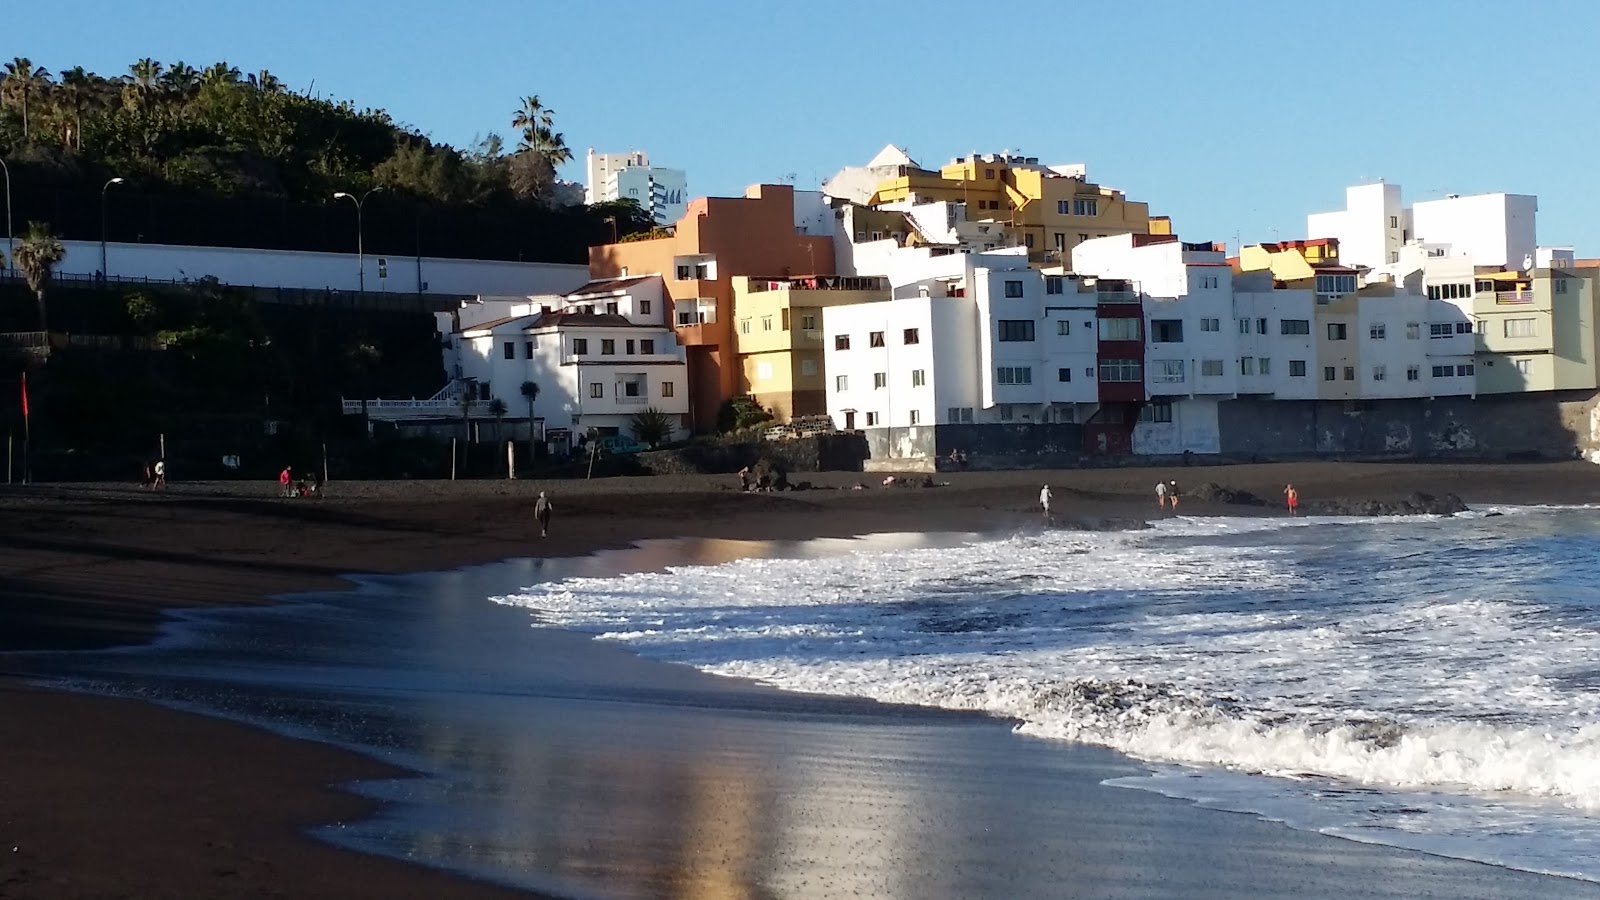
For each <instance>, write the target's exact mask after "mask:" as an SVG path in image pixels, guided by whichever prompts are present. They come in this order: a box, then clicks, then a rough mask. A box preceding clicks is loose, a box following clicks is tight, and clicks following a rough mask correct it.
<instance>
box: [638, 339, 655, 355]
mask: <svg viewBox="0 0 1600 900" xmlns="http://www.w3.org/2000/svg"><path fill="white" fill-rule="evenodd" d="M639 352H640V353H643V354H644V355H645V356H650V355H651V354H653V353H655V352H656V339H655V338H645V339H644V340H642V341H640V342H639Z"/></svg>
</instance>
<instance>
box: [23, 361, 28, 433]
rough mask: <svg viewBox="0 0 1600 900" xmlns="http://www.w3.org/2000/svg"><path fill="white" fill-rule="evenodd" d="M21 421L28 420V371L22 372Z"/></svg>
mask: <svg viewBox="0 0 1600 900" xmlns="http://www.w3.org/2000/svg"><path fill="white" fill-rule="evenodd" d="M22 421H23V422H27V421H28V373H27V372H23V373H22Z"/></svg>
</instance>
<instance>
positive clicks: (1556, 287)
mask: <svg viewBox="0 0 1600 900" xmlns="http://www.w3.org/2000/svg"><path fill="white" fill-rule="evenodd" d="M1550 289H1551V290H1552V291H1554V292H1555V293H1557V294H1565V293H1566V292H1567V280H1566V279H1565V278H1557V279H1556V280H1555V281H1554V282H1552V283H1551V288H1550Z"/></svg>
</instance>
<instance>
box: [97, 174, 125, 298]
mask: <svg viewBox="0 0 1600 900" xmlns="http://www.w3.org/2000/svg"><path fill="white" fill-rule="evenodd" d="M121 183H122V178H121V177H120V176H119V177H117V178H113V179H111V180H110V181H107V182H106V183H105V186H104V187H102V188H100V277H101V278H102V279H107V278H110V277H111V273H110V272H108V271H106V192H107V191H109V190H111V186H112V185H113V184H121Z"/></svg>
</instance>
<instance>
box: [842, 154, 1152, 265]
mask: <svg viewBox="0 0 1600 900" xmlns="http://www.w3.org/2000/svg"><path fill="white" fill-rule="evenodd" d="M907 201H910V202H917V203H932V202H937V201H950V202H957V203H964V204H966V208H967V220H968V221H972V222H978V221H984V220H990V221H995V222H1002V223H1005V224H1006V226H1007V229H1008V231H1009V232H1010V233H1011V234H1013V235H1014V236H1015V239H1016V240H1017V241H1018V242H1019V243H1021V244H1023V245H1024V246H1026V247H1027V248H1028V249H1029V251H1030V252H1029V254H1028V257H1029V259H1030V261H1032V262H1035V263H1049V264H1057V263H1060V262H1061V261H1062V260H1064V259H1069V258H1070V257H1071V253H1072V248H1074V247H1076V246H1077V245H1078V244H1081V243H1083V242H1084V241H1087V240H1092V239H1094V238H1099V237H1106V236H1108V235H1114V234H1151V233H1157V234H1170V233H1171V232H1172V223H1171V222H1170V221H1169V220H1167V219H1164V218H1160V217H1158V218H1157V220H1156V222H1155V223H1154V230H1153V227H1152V222H1151V219H1150V206H1149V204H1146V203H1139V202H1135V201H1132V200H1129V199H1128V198H1127V197H1126V196H1124V195H1123V194H1122V192H1121V191H1114V190H1112V189H1110V188H1106V187H1101V186H1100V185H1097V184H1094V183H1093V182H1089V181H1086V180H1084V179H1082V178H1074V177H1069V176H1065V175H1060V174H1057V173H1055V172H1051V171H1049V170H1046V169H1043V168H1042V167H1040V166H1038V165H1037V163H1034V162H1031V161H1026V160H1023V159H1021V158H1019V157H1006V156H991V157H983V156H973V157H964V158H962V159H959V160H957V161H955V162H953V163H951V164H950V165H948V166H945V167H944V168H943V169H941V170H940V171H939V172H938V173H933V172H927V171H920V170H910V171H907V172H906V173H905V174H902V175H900V176H898V177H895V178H890V179H888V180H886V181H884V182H883V183H882V184H880V185H879V186H878V189H877V192H876V194H874V196H873V199H872V204H873V205H881V204H884V203H899V202H907Z"/></svg>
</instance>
